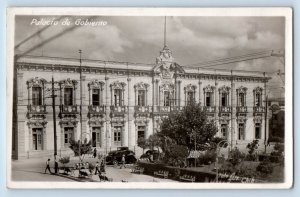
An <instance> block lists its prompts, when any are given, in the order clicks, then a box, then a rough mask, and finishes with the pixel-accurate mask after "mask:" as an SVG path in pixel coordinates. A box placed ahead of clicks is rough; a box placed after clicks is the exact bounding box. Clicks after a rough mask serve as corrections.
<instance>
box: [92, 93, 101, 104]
mask: <svg viewBox="0 0 300 197" xmlns="http://www.w3.org/2000/svg"><path fill="white" fill-rule="evenodd" d="M92 91H93V92H92V105H93V106H98V105H100V90H99V89H93V90H92Z"/></svg>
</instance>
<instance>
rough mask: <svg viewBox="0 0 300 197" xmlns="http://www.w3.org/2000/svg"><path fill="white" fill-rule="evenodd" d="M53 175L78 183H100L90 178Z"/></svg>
mask: <svg viewBox="0 0 300 197" xmlns="http://www.w3.org/2000/svg"><path fill="white" fill-rule="evenodd" d="M53 175H55V176H59V177H63V178H67V179H70V180H73V181H77V182H98V181H95V180H93V179H90V178H77V177H72V176H67V175H63V174H53Z"/></svg>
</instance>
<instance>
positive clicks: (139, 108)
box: [134, 106, 152, 116]
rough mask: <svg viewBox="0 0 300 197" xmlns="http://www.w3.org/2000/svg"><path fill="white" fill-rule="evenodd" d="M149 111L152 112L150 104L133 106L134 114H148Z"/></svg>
mask: <svg viewBox="0 0 300 197" xmlns="http://www.w3.org/2000/svg"><path fill="white" fill-rule="evenodd" d="M151 112H152V107H151V106H135V107H134V113H135V116H150V113H151Z"/></svg>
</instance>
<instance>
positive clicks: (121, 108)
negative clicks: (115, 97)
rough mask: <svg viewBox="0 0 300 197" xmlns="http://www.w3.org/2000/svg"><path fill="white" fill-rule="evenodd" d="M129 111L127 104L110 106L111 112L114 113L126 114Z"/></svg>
mask: <svg viewBox="0 0 300 197" xmlns="http://www.w3.org/2000/svg"><path fill="white" fill-rule="evenodd" d="M127 112H128V110H127V106H110V113H111V114H113V116H114V115H125V114H126V113H127Z"/></svg>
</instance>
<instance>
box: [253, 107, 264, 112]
mask: <svg viewBox="0 0 300 197" xmlns="http://www.w3.org/2000/svg"><path fill="white" fill-rule="evenodd" d="M265 111H266V108H265V107H264V106H255V107H253V113H265Z"/></svg>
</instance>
